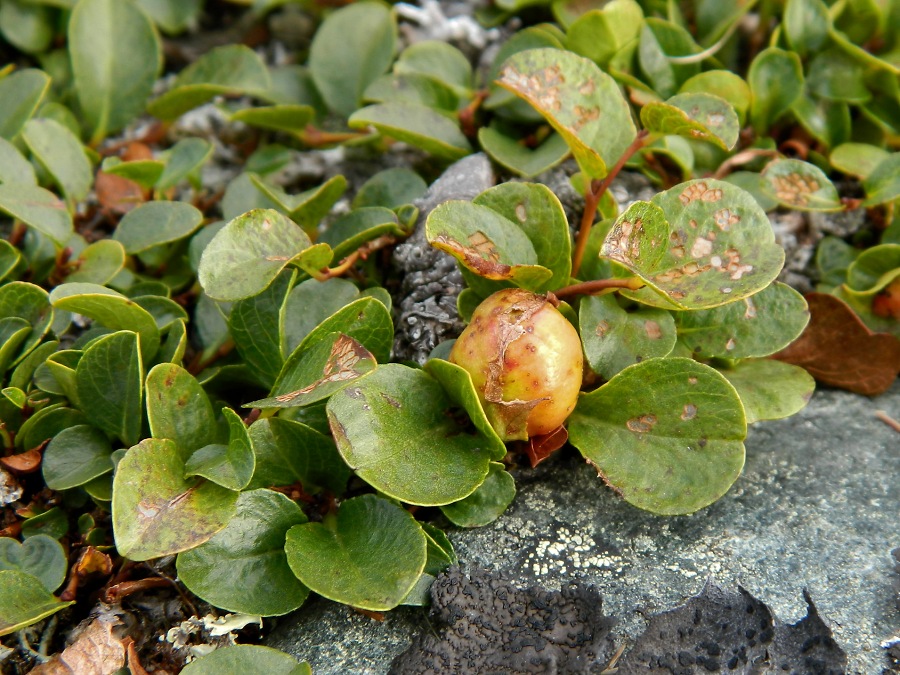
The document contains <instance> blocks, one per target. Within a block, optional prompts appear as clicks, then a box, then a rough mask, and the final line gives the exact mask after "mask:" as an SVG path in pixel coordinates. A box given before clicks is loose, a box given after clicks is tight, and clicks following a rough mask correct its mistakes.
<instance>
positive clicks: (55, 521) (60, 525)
mask: <svg viewBox="0 0 900 675" xmlns="http://www.w3.org/2000/svg"><path fill="white" fill-rule="evenodd" d="M68 531H69V518H68V516H67V515H66V512H65V511H63V510H62V509H61V508H59V507H58V506H54V507H53V508H52V509H48V510H47V511H44V512H43V513H42V514H40V515H37V516H34V517H33V518H29V519H28V520H26V521H25V522H24V523H22V538H23V539H26V540H27V539H30V538H31V537H37V536H39V535H42V534H44V535H47V536H49V537H52V538H53V539H62V538H63V537H65V536H66V534H67V533H68Z"/></svg>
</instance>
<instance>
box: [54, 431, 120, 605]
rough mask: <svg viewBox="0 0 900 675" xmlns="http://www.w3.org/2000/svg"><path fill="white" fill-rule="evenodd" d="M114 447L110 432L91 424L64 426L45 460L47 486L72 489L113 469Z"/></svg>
mask: <svg viewBox="0 0 900 675" xmlns="http://www.w3.org/2000/svg"><path fill="white" fill-rule="evenodd" d="M112 450H113V449H112V446H111V445H110V444H109V439H108V438H107V437H106V434H104V433H103V432H102V431H100V430H99V429H96V428H94V427H92V426H90V425H88V424H79V425H77V426H74V427H69V428H67V429H63V430H62V431H60V432H59V433H58V434H57V435H56V436H54V437H53V440H51V441H50V443H49V444H48V445H47V449H46V450H45V451H44V458H43V460H42V461H41V470H42V471H43V473H44V481H45V482H46V483H47V487H48V488H50V489H51V490H68V489H70V488H73V487H78V486H79V485H84V484H85V483H88V482H90V481H92V480H94V479H95V478H97V477H98V476H102V475H104V474H107V473H110V472H111V471H112V470H113V464H112V460H111V459H110V455H111V454H112ZM50 590H53V589H50Z"/></svg>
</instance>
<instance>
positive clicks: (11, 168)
mask: <svg viewBox="0 0 900 675" xmlns="http://www.w3.org/2000/svg"><path fill="white" fill-rule="evenodd" d="M4 81H5V80H0V83H2V82H4ZM0 100H2V99H0ZM0 115H2V113H0ZM0 124H2V120H0ZM0 183H24V184H25V185H37V175H36V174H35V172H34V166H33V165H32V164H31V162H29V161H28V160H27V159H25V157H24V156H23V155H22V153H21V152H19V149H18V148H17V147H16V146H15V145H13V144H12V143H10V142H9V141H8V140H6V139H5V138H3V137H2V136H0ZM3 241H6V240H5V239H4V240H3Z"/></svg>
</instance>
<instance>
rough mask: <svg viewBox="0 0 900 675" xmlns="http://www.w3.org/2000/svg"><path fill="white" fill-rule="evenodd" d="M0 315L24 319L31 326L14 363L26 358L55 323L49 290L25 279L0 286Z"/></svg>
mask: <svg viewBox="0 0 900 675" xmlns="http://www.w3.org/2000/svg"><path fill="white" fill-rule="evenodd" d="M0 317H4V318H14V317H15V318H19V319H24V320H25V321H27V322H28V324H30V326H31V330H30V331H28V333H26V335H25V336H24V338H23V341H22V343H21V348H20V349H19V352H18V356H17V357H16V358H15V359H14V360H13V361H12V363H13V364H15V363H18V362H19V361H21V360H22V359H24V358H25V357H26V356H27V355H28V353H29V352H30V351H31V350H32V349H34V348H35V347H37V346H38V344H39V343H40V342H41V340H43V339H44V336H45V335H46V334H47V331H49V330H50V327H51V325H52V324H53V308H52V307H51V306H50V303H49V302H48V296H47V291H45V290H44V289H43V288H41V287H40V286H35V285H34V284H29V283H28V282H25V281H12V282H10V283H8V284H4V285H3V286H0Z"/></svg>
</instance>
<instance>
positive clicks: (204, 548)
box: [178, 490, 309, 672]
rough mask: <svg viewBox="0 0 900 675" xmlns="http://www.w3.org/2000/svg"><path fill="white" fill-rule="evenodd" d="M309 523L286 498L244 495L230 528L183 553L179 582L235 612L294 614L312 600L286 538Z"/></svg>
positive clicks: (273, 494) (260, 493)
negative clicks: (291, 560) (290, 556)
mask: <svg viewBox="0 0 900 675" xmlns="http://www.w3.org/2000/svg"><path fill="white" fill-rule="evenodd" d="M306 522H307V518H306V516H305V515H304V514H303V511H301V510H300V507H299V506H297V504H296V502H293V501H291V500H290V499H289V498H288V497H286V496H285V495H283V494H280V493H278V492H273V491H272V490H253V491H251V492H244V493H242V494H241V496H240V497H238V501H237V512H236V513H235V515H234V518H232V519H231V520H230V521H229V523H228V525H226V526H225V529H223V530H222V531H220V532H219V533H217V534H216V535H214V536H213V537H212V538H211V539H210V540H209V541H207V542H206V543H205V544H201V545H200V546H198V547H197V548H194V549H191V550H190V551H184V552H183V553H180V554H178V578H179V579H181V580H182V581H183V582H184V585H185V586H187V587H188V590H190V591H191V592H192V593H194V594H195V595H198V596H200V597H201V598H202V599H204V600H206V602H208V603H210V604H212V605H214V606H216V607H220V608H222V609H225V610H227V611H229V612H240V613H242V614H251V615H262V616H280V615H282V614H287V613H288V612H292V611H294V610H295V609H297V608H298V607H299V606H300V605H302V604H303V602H304V601H305V600H306V596H307V595H309V589H308V588H306V587H305V586H304V585H303V584H301V583H300V582H299V581H298V580H297V577H295V576H294V573H293V572H291V568H290V567H288V563H287V556H286V555H285V551H284V539H285V534H286V533H287V531H288V530H289V529H290V528H291V527H293V526H294V525H302V524H303V523H306ZM242 672H243V671H242Z"/></svg>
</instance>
